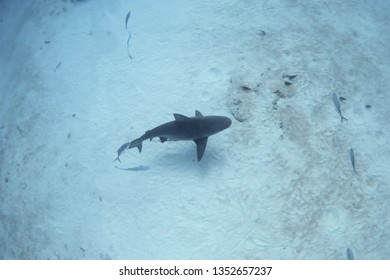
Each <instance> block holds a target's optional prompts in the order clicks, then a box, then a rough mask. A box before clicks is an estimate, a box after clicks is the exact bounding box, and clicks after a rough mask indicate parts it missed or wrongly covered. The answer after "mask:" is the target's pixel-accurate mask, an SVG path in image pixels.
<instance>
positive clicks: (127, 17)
mask: <svg viewBox="0 0 390 280" xmlns="http://www.w3.org/2000/svg"><path fill="white" fill-rule="evenodd" d="M130 14H131V13H130V11H129V12H128V13H127V15H126V20H125V28H126V30H127V22H128V21H129V18H130Z"/></svg>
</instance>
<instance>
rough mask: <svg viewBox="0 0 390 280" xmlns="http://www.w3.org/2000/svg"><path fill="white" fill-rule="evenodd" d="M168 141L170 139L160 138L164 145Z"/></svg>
mask: <svg viewBox="0 0 390 280" xmlns="http://www.w3.org/2000/svg"><path fill="white" fill-rule="evenodd" d="M167 140H168V138H166V137H160V141H161V143H164V142H165V141H167Z"/></svg>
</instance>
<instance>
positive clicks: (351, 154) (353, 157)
mask: <svg viewBox="0 0 390 280" xmlns="http://www.w3.org/2000/svg"><path fill="white" fill-rule="evenodd" d="M349 157H350V159H351V163H352V167H353V172H354V173H355V174H357V173H356V169H355V153H354V151H353V149H352V148H351V149H349Z"/></svg>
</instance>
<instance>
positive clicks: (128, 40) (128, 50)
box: [127, 33, 133, 59]
mask: <svg viewBox="0 0 390 280" xmlns="http://www.w3.org/2000/svg"><path fill="white" fill-rule="evenodd" d="M130 39H131V33H129V37H128V38H127V55H128V56H129V58H130V59H133V57H132V56H131V54H130V49H129V48H130Z"/></svg>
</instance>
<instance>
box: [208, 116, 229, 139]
mask: <svg viewBox="0 0 390 280" xmlns="http://www.w3.org/2000/svg"><path fill="white" fill-rule="evenodd" d="M202 118H203V120H204V122H203V125H204V127H203V129H204V131H205V132H207V134H208V136H210V135H213V134H216V133H218V132H221V131H222V130H225V129H226V128H228V127H229V126H231V124H232V120H231V119H229V118H228V117H223V116H206V117H202Z"/></svg>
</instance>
